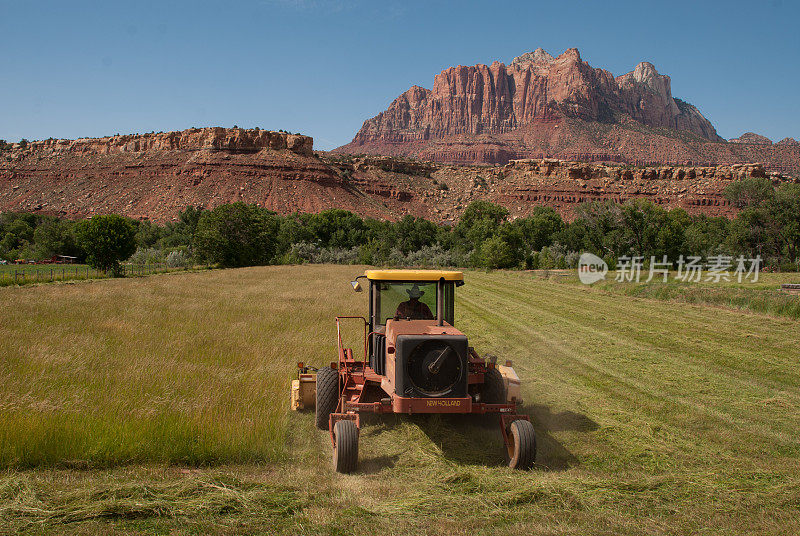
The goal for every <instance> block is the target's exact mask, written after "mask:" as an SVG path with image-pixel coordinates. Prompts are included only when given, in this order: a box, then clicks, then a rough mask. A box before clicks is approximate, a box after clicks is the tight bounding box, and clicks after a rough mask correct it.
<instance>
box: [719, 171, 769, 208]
mask: <svg viewBox="0 0 800 536" xmlns="http://www.w3.org/2000/svg"><path fill="white" fill-rule="evenodd" d="M725 197H727V198H728V201H730V203H731V205H733V206H734V207H736V208H747V207H757V206H761V205H762V204H764V203H766V202H767V201H770V200H771V199H773V198H774V197H775V188H774V187H773V186H772V181H770V180H769V179H768V178H766V177H747V178H745V179H742V180H738V181H735V182H732V183H731V184H729V185H728V186H727V187H726V188H725Z"/></svg>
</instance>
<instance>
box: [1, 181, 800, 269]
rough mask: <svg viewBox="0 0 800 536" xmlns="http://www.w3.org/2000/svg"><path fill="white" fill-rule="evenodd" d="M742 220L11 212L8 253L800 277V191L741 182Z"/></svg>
mask: <svg viewBox="0 0 800 536" xmlns="http://www.w3.org/2000/svg"><path fill="white" fill-rule="evenodd" d="M725 195H726V196H727V197H728V199H729V200H730V202H731V204H732V205H733V206H735V207H736V208H737V209H739V213H738V214H737V216H736V217H735V218H733V219H728V218H725V217H709V216H705V215H690V214H688V213H687V212H686V211H685V210H683V209H680V208H675V209H671V210H666V209H664V208H662V207H660V206H658V205H655V204H653V203H652V202H650V201H646V200H629V201H627V202H625V203H623V204H619V203H613V202H597V201H595V202H589V203H584V204H581V205H579V206H578V207H577V208H576V212H575V218H574V219H573V220H572V221H571V222H566V221H564V219H562V218H561V216H560V215H559V214H558V213H557V212H555V211H554V210H553V209H552V208H550V207H535V208H534V209H533V211H532V213H531V214H530V215H529V216H526V217H521V218H511V217H510V215H509V212H508V210H507V209H505V208H504V207H502V206H500V205H497V204H494V203H490V202H488V201H475V202H472V203H471V204H470V205H469V206H468V207H467V208H466V210H465V211H464V213H463V215H462V217H461V219H460V220H459V222H458V223H457V224H455V225H439V224H436V223H433V222H431V221H428V220H425V219H423V218H415V217H413V216H405V217H404V218H402V219H400V220H399V221H396V222H390V221H385V220H378V219H371V218H362V217H360V216H358V215H356V214H353V213H351V212H348V211H345V210H340V209H332V210H326V211H323V212H320V213H317V214H290V215H287V216H280V215H278V214H276V213H275V212H272V211H269V210H267V209H264V208H260V207H258V206H256V205H247V204H244V203H232V204H227V205H222V206H219V207H217V208H215V209H213V210H204V209H202V208H199V207H189V208H187V209H186V210H184V211H183V212H181V213H180V215H179V217H178V219H177V221H175V222H171V223H167V224H165V225H157V224H154V223H151V222H149V221H141V222H137V221H134V220H130V219H128V218H124V217H122V216H118V215H105V216H94V217H93V218H90V219H87V220H83V221H78V222H73V221H70V220H66V219H58V218H55V217H51V216H42V215H34V214H27V213H5V214H2V215H0V258H4V259H7V260H9V261H14V260H16V259H21V258H22V259H40V258H47V257H50V256H52V255H70V256H75V257H78V258H79V259H80V260H81V261H85V262H87V263H89V264H90V265H92V266H95V267H97V268H100V269H105V270H111V271H115V272H118V271H119V263H120V262H121V261H125V260H129V261H131V262H135V263H140V264H146V263H153V262H166V263H167V264H170V265H175V266H181V265H186V266H189V265H192V264H195V263H206V264H212V265H218V266H223V267H239V266H253V265H266V264H298V263H305V262H314V263H321V262H328V263H352V264H356V263H357V264H370V265H394V266H461V267H480V268H509V269H514V268H520V269H522V268H526V269H536V268H570V267H574V266H576V264H577V259H578V257H579V255H580V253H581V252H584V251H588V252H591V253H594V254H596V255H598V256H600V257H602V258H603V259H604V260H606V262H608V263H609V265H610V266H611V267H612V268H613V267H614V266H615V265H616V261H617V259H618V258H619V257H621V256H625V255H627V256H642V257H644V258H645V259H646V260H647V259H650V258H651V257H656V258H658V259H661V258H662V257H663V256H666V257H667V258H668V259H669V260H671V261H677V259H678V258H679V256H681V255H684V256H687V255H696V256H702V257H705V258H708V257H710V256H712V255H731V256H737V255H743V256H745V257H747V258H755V257H756V256H760V257H761V259H762V260H763V261H762V263H763V265H764V266H766V267H770V268H772V269H780V270H797V269H798V258H799V256H800V185H798V184H793V183H785V184H781V185H780V186H777V187H776V186H775V185H773V183H772V182H771V181H770V180H768V179H764V178H749V179H744V180H741V181H737V182H734V183H731V185H729V187H728V188H727V189H726V192H725Z"/></svg>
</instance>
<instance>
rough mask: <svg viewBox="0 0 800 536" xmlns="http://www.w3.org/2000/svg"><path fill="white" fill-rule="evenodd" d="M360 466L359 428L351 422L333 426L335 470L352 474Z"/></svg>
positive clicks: (345, 421)
mask: <svg viewBox="0 0 800 536" xmlns="http://www.w3.org/2000/svg"><path fill="white" fill-rule="evenodd" d="M357 466H358V428H357V427H356V423H354V422H353V421H349V420H343V421H337V422H336V424H335V425H334V426H333V470H334V471H336V472H337V473H352V472H353V471H355V470H356V467H357Z"/></svg>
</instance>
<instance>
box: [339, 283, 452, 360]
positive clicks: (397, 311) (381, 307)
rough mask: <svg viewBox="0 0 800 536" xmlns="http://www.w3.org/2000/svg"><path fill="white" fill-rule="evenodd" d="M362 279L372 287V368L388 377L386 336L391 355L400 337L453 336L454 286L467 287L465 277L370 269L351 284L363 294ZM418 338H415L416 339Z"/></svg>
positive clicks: (370, 305) (370, 294)
mask: <svg viewBox="0 0 800 536" xmlns="http://www.w3.org/2000/svg"><path fill="white" fill-rule="evenodd" d="M359 279H366V280H367V282H368V284H369V317H368V328H369V332H370V333H371V334H372V335H371V336H370V337H369V341H368V345H369V348H368V354H369V366H370V367H371V368H372V369H373V370H374V371H375V372H376V373H377V374H386V352H387V336H388V340H389V351H390V352H392V351H393V350H394V347H395V346H396V343H397V337H398V335H403V336H404V337H403V338H408V337H409V336H423V337H425V336H430V335H432V334H433V332H431V329H434V328H438V329H434V332H435V333H436V334H437V335H440V336H441V335H454V336H458V337H459V338H464V341H465V344H466V337H464V336H463V335H462V334H461V333H460V332H459V331H458V330H456V329H455V328H454V327H453V324H454V306H453V302H454V297H455V287H457V286H461V285H463V284H464V274H462V273H461V272H454V271H445V270H367V271H366V272H365V273H364V275H363V276H359V277H358V278H356V280H355V281H353V282H352V283H351V284H352V285H353V288H354V289H355V290H356V291H359V292H360V291H361V290H362V288H361V283H360V282H359ZM415 338H416V337H415Z"/></svg>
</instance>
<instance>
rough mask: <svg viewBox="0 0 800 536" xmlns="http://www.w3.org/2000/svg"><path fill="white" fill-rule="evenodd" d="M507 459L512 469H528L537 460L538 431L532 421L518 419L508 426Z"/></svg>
mask: <svg viewBox="0 0 800 536" xmlns="http://www.w3.org/2000/svg"><path fill="white" fill-rule="evenodd" d="M506 461H507V462H508V466H509V467H511V468H512V469H523V470H527V469H530V468H531V467H533V464H534V462H535V461H536V433H535V432H534V431H533V425H532V424H531V423H530V421H526V420H522V419H520V420H516V421H513V422H512V423H511V425H510V426H509V427H508V445H507V452H506Z"/></svg>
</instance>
